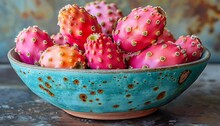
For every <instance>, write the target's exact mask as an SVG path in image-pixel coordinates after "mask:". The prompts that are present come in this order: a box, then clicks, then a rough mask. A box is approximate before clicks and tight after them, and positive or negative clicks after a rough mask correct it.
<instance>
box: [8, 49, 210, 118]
mask: <svg viewBox="0 0 220 126" xmlns="http://www.w3.org/2000/svg"><path fill="white" fill-rule="evenodd" d="M8 58H9V61H10V63H11V66H12V67H13V69H14V70H15V72H16V73H17V74H18V76H19V77H20V78H21V80H22V81H23V82H24V83H25V84H26V85H27V87H28V88H30V90H32V91H33V92H34V93H35V94H36V95H38V96H39V97H41V98H42V99H45V100H46V101H48V102H49V103H51V104H53V105H55V106H57V107H59V108H61V109H63V110H64V111H65V112H67V113H69V114H71V115H74V116H77V117H82V118H89V119H99V120H117V119H129V118H137V117H142V116H145V115H149V114H151V113H153V112H155V111H156V110H157V109H158V108H159V107H161V106H163V105H165V104H167V103H169V102H170V101H172V100H173V99H175V98H176V97H177V96H179V95H180V94H181V93H182V92H183V91H185V90H186V89H187V88H188V87H189V86H190V85H191V84H192V83H193V82H194V81H195V80H196V79H197V78H198V77H199V75H200V74H201V73H202V71H203V70H204V68H205V67H206V65H207V63H208V60H209V59H210V52H209V51H208V50H207V49H206V50H205V51H204V54H203V56H202V57H201V59H199V60H197V61H194V62H190V63H185V64H180V65H177V66H168V67H162V68H156V69H117V70H92V69H54V68H43V67H39V66H35V65H28V64H25V63H22V62H20V60H19V57H18V55H17V54H16V53H15V51H14V48H13V49H11V50H10V51H9V53H8Z"/></svg>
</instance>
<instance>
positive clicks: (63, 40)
mask: <svg viewBox="0 0 220 126" xmlns="http://www.w3.org/2000/svg"><path fill="white" fill-rule="evenodd" d="M51 39H52V40H53V42H54V44H58V45H64V44H66V43H67V40H66V38H65V37H64V36H63V35H62V34H61V33H57V34H55V35H51Z"/></svg>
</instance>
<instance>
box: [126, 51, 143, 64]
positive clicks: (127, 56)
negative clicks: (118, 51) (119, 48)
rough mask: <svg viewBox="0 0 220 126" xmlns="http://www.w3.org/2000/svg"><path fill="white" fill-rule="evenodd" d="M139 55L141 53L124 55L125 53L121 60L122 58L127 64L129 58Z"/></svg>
mask: <svg viewBox="0 0 220 126" xmlns="http://www.w3.org/2000/svg"><path fill="white" fill-rule="evenodd" d="M140 53H141V51H138V52H134V53H126V52H123V58H124V60H125V61H126V62H128V61H129V60H130V59H131V57H133V56H137V55H139V54H140Z"/></svg>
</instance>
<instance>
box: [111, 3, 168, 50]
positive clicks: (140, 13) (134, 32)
mask: <svg viewBox="0 0 220 126" xmlns="http://www.w3.org/2000/svg"><path fill="white" fill-rule="evenodd" d="M165 25H166V14H165V12H164V11H163V10H162V8H160V7H152V6H146V7H139V8H135V9H133V10H132V12H131V13H130V14H129V15H128V16H125V17H123V18H121V19H119V21H118V24H117V26H116V29H115V31H114V33H113V39H114V41H115V42H116V43H117V44H118V45H119V47H120V48H121V49H122V50H124V51H126V52H137V51H140V50H144V49H146V48H147V47H148V46H151V45H152V44H154V43H156V41H157V38H158V37H159V36H160V35H161V34H162V33H163V30H164V27H165Z"/></svg>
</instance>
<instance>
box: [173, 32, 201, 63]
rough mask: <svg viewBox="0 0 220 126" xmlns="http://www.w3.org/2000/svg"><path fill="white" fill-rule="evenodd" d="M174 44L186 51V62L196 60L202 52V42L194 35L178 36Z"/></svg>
mask: <svg viewBox="0 0 220 126" xmlns="http://www.w3.org/2000/svg"><path fill="white" fill-rule="evenodd" d="M175 43H176V44H178V45H179V46H181V48H183V49H184V50H185V51H186V54H187V57H188V62H192V61H195V60H198V59H199V58H200V57H201V56H202V53H203V51H204V47H203V45H202V42H201V41H200V39H199V38H198V37H197V36H195V35H191V36H190V35H187V36H180V37H179V39H178V40H177V41H176V42H175Z"/></svg>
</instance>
